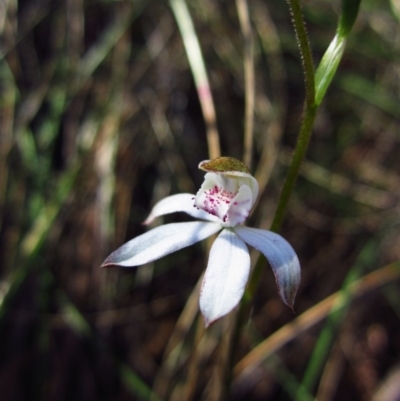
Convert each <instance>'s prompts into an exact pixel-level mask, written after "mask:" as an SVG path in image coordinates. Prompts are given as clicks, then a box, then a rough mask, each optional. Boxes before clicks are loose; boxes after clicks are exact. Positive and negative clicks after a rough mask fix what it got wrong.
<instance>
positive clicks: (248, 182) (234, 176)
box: [102, 157, 300, 326]
mask: <svg viewBox="0 0 400 401" xmlns="http://www.w3.org/2000/svg"><path fill="white" fill-rule="evenodd" d="M199 168H200V169H202V170H204V171H206V172H207V174H206V175H205V177H204V182H203V185H202V186H201V188H200V189H199V191H198V192H197V194H196V195H193V194H185V193H184V194H177V195H172V196H168V197H166V198H164V199H162V200H161V201H159V202H158V203H156V205H155V206H154V207H153V210H152V211H151V213H150V215H149V216H148V218H147V219H146V220H145V222H144V224H150V223H151V222H152V221H153V220H155V219H156V218H157V217H159V216H163V215H166V214H169V213H174V212H185V213H187V214H189V215H190V216H192V217H194V218H196V219H200V220H202V221H192V222H187V223H172V224H165V225H162V226H159V227H157V228H154V229H152V230H150V231H148V232H146V233H145V234H142V235H140V236H138V237H136V238H134V239H132V240H131V241H129V242H127V243H126V244H124V245H122V246H121V247H120V248H118V249H117V250H116V251H114V252H113V253H112V254H111V255H110V256H108V258H107V259H106V260H105V261H104V263H103V265H102V266H103V267H109V266H115V265H116V266H124V267H129V266H139V265H143V264H146V263H149V262H152V261H154V260H156V259H159V258H161V257H163V256H165V255H168V254H170V253H172V252H175V251H177V250H179V249H182V248H185V247H187V246H189V245H192V244H194V243H196V242H199V241H202V240H203V239H205V238H207V237H209V236H211V235H213V234H215V233H217V232H218V231H221V232H220V233H219V235H218V237H217V238H216V240H215V241H214V243H213V245H212V247H211V251H210V256H209V260H208V266H207V269H206V272H205V274H204V278H203V283H202V287H201V292H200V310H201V312H202V314H203V316H204V319H205V325H206V326H209V325H210V324H212V323H213V322H215V321H216V320H218V319H220V318H221V317H222V316H224V315H226V314H227V313H229V312H230V311H231V310H232V309H233V308H234V307H235V306H237V304H238V303H239V301H240V300H241V298H242V296H243V293H244V289H245V286H246V283H247V280H248V277H249V272H250V255H249V251H248V249H247V246H246V244H248V245H250V246H252V247H254V248H256V249H257V250H259V251H260V252H262V253H263V254H264V255H265V257H266V258H267V259H268V261H269V264H270V265H271V267H272V270H273V272H274V275H275V279H276V283H277V287H278V292H279V295H280V297H281V298H282V300H283V302H285V303H286V304H287V305H288V306H289V307H290V308H293V304H294V299H295V296H296V292H297V289H298V287H299V284H300V263H299V260H298V258H297V255H296V253H295V251H294V250H293V248H292V247H291V246H290V244H289V243H288V242H287V241H286V240H285V239H284V238H282V237H281V236H280V235H278V234H276V233H273V232H271V231H267V230H261V229H257V228H250V227H244V226H242V225H241V224H242V223H243V222H244V221H245V220H246V219H247V217H248V215H249V214H250V212H251V210H252V208H253V206H254V204H255V202H256V199H257V196H258V183H257V181H256V179H255V178H254V177H253V176H252V175H251V174H250V172H249V170H248V168H247V167H246V166H245V165H244V164H243V163H242V162H240V161H239V160H236V159H234V158H231V157H220V158H217V159H214V160H211V161H210V160H205V161H203V162H201V163H200V164H199Z"/></svg>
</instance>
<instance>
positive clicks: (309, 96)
mask: <svg viewBox="0 0 400 401" xmlns="http://www.w3.org/2000/svg"><path fill="white" fill-rule="evenodd" d="M287 2H288V4H289V8H290V13H291V15H292V18H293V27H294V31H295V33H296V39H297V44H298V46H299V50H300V54H301V60H302V64H303V71H304V78H305V84H306V104H307V105H308V106H309V107H311V106H313V105H314V101H315V84H314V80H315V78H314V63H313V59H312V54H311V49H310V42H309V40H308V35H307V29H306V26H305V24H304V20H303V14H302V13H301V6H300V2H299V0H287Z"/></svg>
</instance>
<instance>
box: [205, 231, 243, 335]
mask: <svg viewBox="0 0 400 401" xmlns="http://www.w3.org/2000/svg"><path fill="white" fill-rule="evenodd" d="M249 271H250V256H249V251H248V249H247V246H246V244H245V243H244V242H243V241H242V240H241V239H240V238H239V237H238V236H237V235H236V234H235V233H234V232H233V231H232V230H230V229H224V230H223V231H222V232H221V234H220V235H219V236H218V237H217V239H216V240H215V242H214V243H213V245H212V248H211V251H210V258H209V261H208V266H207V270H206V272H205V274H204V278H203V284H202V288H201V292H200V310H201V312H202V314H203V316H204V319H205V324H206V327H207V326H209V325H210V324H211V323H213V322H215V321H216V320H218V319H219V318H221V317H222V316H224V315H226V314H227V313H229V312H230V311H231V310H232V309H233V308H234V307H235V306H236V305H237V304H238V303H239V301H240V299H241V298H242V296H243V292H244V289H245V286H246V283H247V279H248V277H249Z"/></svg>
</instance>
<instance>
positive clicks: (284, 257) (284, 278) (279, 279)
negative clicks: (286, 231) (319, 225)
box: [234, 226, 300, 309]
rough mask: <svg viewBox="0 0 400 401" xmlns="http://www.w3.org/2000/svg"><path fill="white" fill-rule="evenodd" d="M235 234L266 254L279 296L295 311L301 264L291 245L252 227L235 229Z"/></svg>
mask: <svg viewBox="0 0 400 401" xmlns="http://www.w3.org/2000/svg"><path fill="white" fill-rule="evenodd" d="M234 231H235V233H236V234H237V235H239V237H241V238H242V240H243V241H244V242H246V243H247V244H249V245H251V246H252V247H254V248H256V249H257V250H259V251H260V252H262V253H263V254H264V256H265V257H266V258H267V259H268V262H269V264H270V265H271V267H272V270H273V272H274V274H275V280H276V284H277V287H278V291H279V295H280V296H281V298H282V300H283V302H285V304H286V305H288V306H289V307H290V308H291V309H293V304H294V299H295V297H296V293H297V289H298V288H299V285H300V262H299V259H298V258H297V255H296V252H295V251H294V249H293V248H292V247H291V245H290V244H289V243H288V242H287V241H286V240H285V239H284V238H282V237H281V236H280V235H278V234H275V233H273V232H272V231H266V230H260V229H257V228H250V227H242V226H241V227H235V229H234Z"/></svg>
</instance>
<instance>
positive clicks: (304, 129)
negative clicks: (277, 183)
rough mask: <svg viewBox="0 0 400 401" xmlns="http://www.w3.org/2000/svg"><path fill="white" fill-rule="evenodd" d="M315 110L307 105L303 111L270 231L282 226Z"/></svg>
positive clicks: (307, 141)
mask: <svg viewBox="0 0 400 401" xmlns="http://www.w3.org/2000/svg"><path fill="white" fill-rule="evenodd" d="M317 110H318V107H317V106H314V105H312V106H309V107H308V104H306V107H305V110H304V119H303V122H302V124H301V128H300V133H299V137H298V139H297V144H296V148H295V150H294V153H293V158H292V162H291V164H290V166H289V171H288V172H287V175H286V179H285V183H284V184H283V188H282V191H281V194H280V197H279V201H278V206H277V209H276V212H275V216H274V219H273V221H272V224H271V231H275V232H277V231H279V228H280V226H281V224H282V220H283V217H284V215H285V212H286V208H287V205H288V203H289V199H290V195H291V194H292V190H293V187H294V184H295V182H296V179H297V176H298V174H299V171H300V166H301V163H302V161H303V158H304V154H305V153H306V150H307V147H308V143H309V141H310V137H311V133H312V127H313V125H314V120H315V116H316V114H317Z"/></svg>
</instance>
